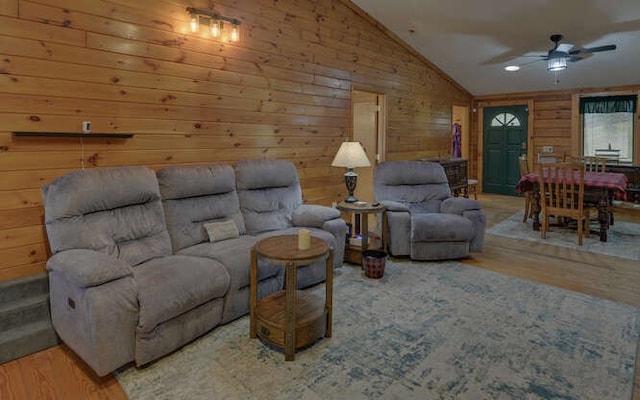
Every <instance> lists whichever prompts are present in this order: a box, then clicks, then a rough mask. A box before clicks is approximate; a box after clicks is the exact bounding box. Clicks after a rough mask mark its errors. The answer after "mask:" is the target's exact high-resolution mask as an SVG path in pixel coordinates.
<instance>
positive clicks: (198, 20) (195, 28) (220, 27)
mask: <svg viewBox="0 0 640 400" xmlns="http://www.w3.org/2000/svg"><path fill="white" fill-rule="evenodd" d="M187 12H188V13H189V14H190V15H191V22H190V27H191V32H193V33H197V32H200V28H201V25H203V24H205V25H206V26H207V28H208V30H209V32H210V34H211V36H212V37H214V38H222V39H226V40H228V41H230V42H238V41H240V20H238V19H236V18H230V17H225V16H224V15H220V14H218V13H215V12H213V11H207V10H200V9H197V8H193V7H187Z"/></svg>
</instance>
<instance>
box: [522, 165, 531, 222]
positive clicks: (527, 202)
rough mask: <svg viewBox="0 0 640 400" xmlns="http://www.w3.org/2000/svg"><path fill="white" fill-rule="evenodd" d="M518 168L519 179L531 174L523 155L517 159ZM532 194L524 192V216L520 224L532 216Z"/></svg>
mask: <svg viewBox="0 0 640 400" xmlns="http://www.w3.org/2000/svg"><path fill="white" fill-rule="evenodd" d="M518 167H519V168H520V178H522V177H523V176H525V175H526V174H528V173H529V172H531V171H530V170H529V163H528V161H527V155H526V154H523V155H521V156H520V157H518ZM532 197H533V192H532V191H528V192H524V216H523V217H522V222H527V220H528V219H529V218H531V216H532V214H533V202H532Z"/></svg>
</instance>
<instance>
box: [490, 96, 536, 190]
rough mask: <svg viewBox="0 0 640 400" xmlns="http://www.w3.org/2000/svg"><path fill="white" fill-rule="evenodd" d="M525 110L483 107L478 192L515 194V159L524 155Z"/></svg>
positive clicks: (516, 177)
mask: <svg viewBox="0 0 640 400" xmlns="http://www.w3.org/2000/svg"><path fill="white" fill-rule="evenodd" d="M527 113H528V110H527V107H526V106H502V107H485V109H484V115H483V121H484V123H483V124H484V126H483V153H484V156H483V160H482V168H483V173H482V182H483V183H482V191H483V192H485V193H496V194H507V195H516V194H517V193H516V184H517V183H518V180H519V179H520V171H519V169H518V156H520V155H521V154H524V153H526V152H527V147H526V146H527Z"/></svg>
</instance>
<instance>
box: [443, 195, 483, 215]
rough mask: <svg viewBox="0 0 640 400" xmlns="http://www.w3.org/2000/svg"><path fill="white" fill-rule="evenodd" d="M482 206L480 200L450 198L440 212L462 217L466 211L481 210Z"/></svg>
mask: <svg viewBox="0 0 640 400" xmlns="http://www.w3.org/2000/svg"><path fill="white" fill-rule="evenodd" d="M480 209H481V205H480V202H479V201H478V200H472V199H467V198H464V197H449V198H448V199H445V200H443V201H442V205H441V206H440V212H442V213H447V214H458V215H462V213H464V212H465V211H470V210H480Z"/></svg>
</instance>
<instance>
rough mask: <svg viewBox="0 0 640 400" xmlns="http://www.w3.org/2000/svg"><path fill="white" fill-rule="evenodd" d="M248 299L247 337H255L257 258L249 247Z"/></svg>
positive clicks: (253, 250) (254, 251)
mask: <svg viewBox="0 0 640 400" xmlns="http://www.w3.org/2000/svg"><path fill="white" fill-rule="evenodd" d="M249 286H250V290H249V293H250V299H249V337H250V338H252V339H255V338H256V325H257V323H256V306H257V304H258V260H257V256H256V250H255V249H251V270H250V281H249Z"/></svg>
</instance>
